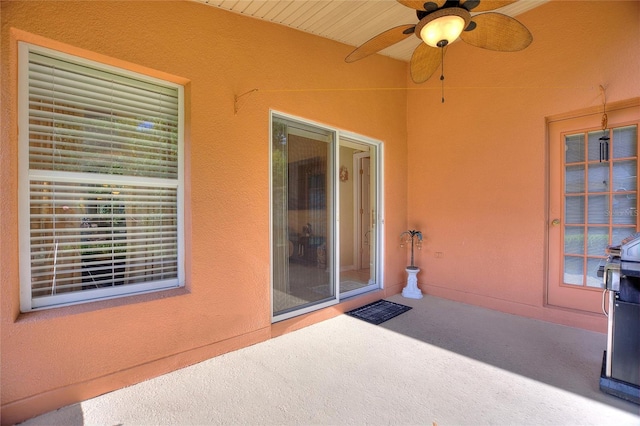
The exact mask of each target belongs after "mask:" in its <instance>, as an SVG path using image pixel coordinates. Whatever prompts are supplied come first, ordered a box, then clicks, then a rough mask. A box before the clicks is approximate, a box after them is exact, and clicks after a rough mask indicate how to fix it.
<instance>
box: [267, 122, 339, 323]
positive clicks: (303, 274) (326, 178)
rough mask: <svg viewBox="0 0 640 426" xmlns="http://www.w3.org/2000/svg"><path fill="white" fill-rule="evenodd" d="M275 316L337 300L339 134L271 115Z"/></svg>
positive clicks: (273, 294)
mask: <svg viewBox="0 0 640 426" xmlns="http://www.w3.org/2000/svg"><path fill="white" fill-rule="evenodd" d="M271 143H272V147H271V162H272V164H271V169H272V176H271V181H272V226H273V229H272V239H273V249H272V252H273V290H272V304H273V317H274V319H278V320H279V319H285V318H287V317H290V316H293V315H298V314H300V313H304V312H306V311H310V310H314V309H318V308H319V307H322V306H328V305H330V304H333V303H336V301H337V298H338V295H337V292H336V285H335V279H334V274H333V271H334V269H335V268H334V267H333V258H334V256H333V250H334V238H335V237H334V234H335V231H334V225H333V224H334V223H335V220H334V213H333V212H334V210H335V208H334V204H333V200H334V194H335V190H334V186H335V185H334V181H335V179H334V175H335V173H334V166H333V158H334V153H333V150H334V144H335V133H334V132H331V131H328V130H326V129H322V128H319V127H316V126H312V125H309V124H306V123H301V122H298V121H294V120H292V119H289V118H285V117H280V116H277V115H274V116H273V118H272V142H271Z"/></svg>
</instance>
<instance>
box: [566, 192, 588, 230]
mask: <svg viewBox="0 0 640 426" xmlns="http://www.w3.org/2000/svg"><path fill="white" fill-rule="evenodd" d="M564 222H565V223H575V224H582V223H584V197H583V196H577V197H576V196H574V197H565V219H564Z"/></svg>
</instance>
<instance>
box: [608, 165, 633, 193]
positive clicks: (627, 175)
mask: <svg viewBox="0 0 640 426" xmlns="http://www.w3.org/2000/svg"><path fill="white" fill-rule="evenodd" d="M637 167H638V166H637V165H636V161H635V160H632V161H616V162H614V163H613V188H614V189H613V190H614V191H616V192H618V191H635V190H636V189H637V188H638V176H637V173H636V170H637Z"/></svg>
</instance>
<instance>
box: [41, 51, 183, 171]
mask: <svg viewBox="0 0 640 426" xmlns="http://www.w3.org/2000/svg"><path fill="white" fill-rule="evenodd" d="M29 118H30V120H29V165H30V168H31V169H41V170H60V171H80V172H90V173H106V174H119V175H129V176H147V177H160V178H176V177H177V173H178V166H177V165H178V163H177V155H178V143H177V141H178V137H177V132H178V92H177V89H176V88H171V87H164V86H160V85H156V84H151V83H148V82H143V81H140V80H136V79H133V78H130V77H125V76H121V75H117V74H113V73H109V72H106V71H101V70H96V69H94V68H90V67H87V66H83V65H79V64H75V63H71V62H68V61H63V60H60V59H56V58H52V57H49V56H45V55H42V54H38V53H34V52H31V53H30V55H29Z"/></svg>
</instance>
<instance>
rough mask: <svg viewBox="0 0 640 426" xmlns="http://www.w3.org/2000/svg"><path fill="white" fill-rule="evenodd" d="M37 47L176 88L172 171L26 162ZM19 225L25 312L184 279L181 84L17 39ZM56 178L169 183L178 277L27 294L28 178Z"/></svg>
mask: <svg viewBox="0 0 640 426" xmlns="http://www.w3.org/2000/svg"><path fill="white" fill-rule="evenodd" d="M31 52H34V53H40V54H43V55H46V56H50V57H53V58H56V59H60V60H64V61H68V62H71V63H75V64H78V65H81V66H84V67H89V68H92V69H95V70H96V71H97V72H109V73H112V74H115V75H118V76H123V77H125V78H133V79H136V80H140V81H143V82H146V83H151V84H154V85H160V86H165V87H169V88H172V89H176V90H177V94H178V111H177V112H178V122H177V128H178V131H177V137H178V140H177V143H178V147H177V177H176V179H160V178H151V177H140V176H126V175H108V174H103V173H82V172H77V173H76V172H65V171H53V170H52V171H47V170H37V169H30V167H29V137H30V136H29V119H30V115H29V114H30V113H29V55H30V53H31ZM18 129H19V132H18V133H19V134H18V213H19V219H18V231H19V246H20V249H19V259H20V310H21V311H22V312H29V311H34V310H39V309H48V308H57V307H61V306H68V305H74V304H79V303H86V302H92V301H96V300H105V299H113V298H118V297H124V296H130V295H135V294H141V293H148V292H154V291H160V290H167V289H172V288H178V287H184V285H185V267H184V264H185V262H184V257H185V234H184V87H183V86H182V85H180V84H176V83H174V82H170V81H166V80H161V79H158V78H155V77H151V76H148V75H144V74H140V73H137V72H133V71H130V70H126V69H122V68H119V67H114V66H111V65H107V64H104V63H100V62H96V61H92V60H88V59H86V58H82V57H78V56H74V55H70V54H67V53H63V52H59V51H56V50H52V49H48V48H45V47H42V46H37V45H33V44H29V43H26V42H18ZM34 179H35V180H38V179H39V180H43V181H46V180H52V181H53V180H55V181H57V182H69V183H78V182H81V183H89V184H102V185H104V184H115V185H134V186H135V185H141V186H145V187H157V188H171V189H174V188H175V190H176V194H177V205H176V216H177V277H176V278H173V279H168V280H161V281H160V280H158V281H147V282H142V283H136V284H128V285H122V286H111V287H105V288H97V289H91V290H86V291H85V290H83V291H73V292H66V293H60V294H53V295H51V296H44V297H38V298H33V297H32V282H31V280H32V278H31V276H32V275H31V239H30V226H31V225H30V221H31V218H30V181H31V180H34Z"/></svg>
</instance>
